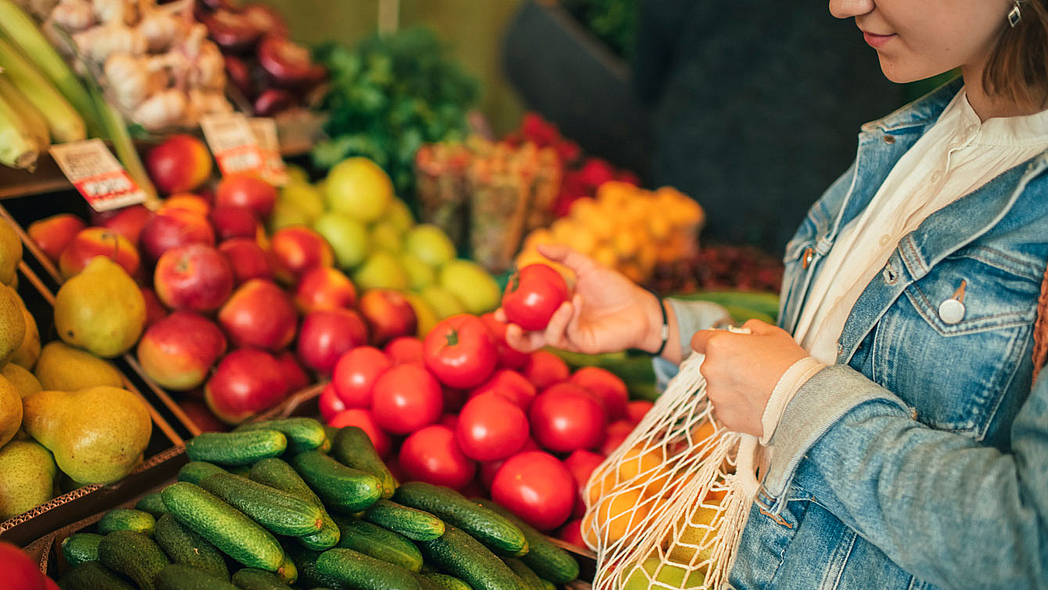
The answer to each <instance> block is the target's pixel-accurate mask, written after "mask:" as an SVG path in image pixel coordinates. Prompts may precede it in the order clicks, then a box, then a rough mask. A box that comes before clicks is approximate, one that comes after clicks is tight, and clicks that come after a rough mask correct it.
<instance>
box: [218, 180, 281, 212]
mask: <svg viewBox="0 0 1048 590" xmlns="http://www.w3.org/2000/svg"><path fill="white" fill-rule="evenodd" d="M276 202H277V189H275V188H273V185H271V184H269V183H268V182H266V181H264V180H262V179H261V178H258V177H257V176H254V175H251V174H230V175H229V176H226V177H225V178H223V179H222V181H221V182H219V183H218V188H216V189H215V206H216V207H227V206H232V207H247V208H248V209H251V210H252V211H254V212H255V215H257V216H258V218H259V219H268V218H269V214H270V213H272V212H273V205H274V204H276Z"/></svg>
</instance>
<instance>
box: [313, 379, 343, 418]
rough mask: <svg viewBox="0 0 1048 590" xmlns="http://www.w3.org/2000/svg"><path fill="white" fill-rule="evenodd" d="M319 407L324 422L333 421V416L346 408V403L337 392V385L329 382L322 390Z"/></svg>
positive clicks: (318, 399) (318, 402)
mask: <svg viewBox="0 0 1048 590" xmlns="http://www.w3.org/2000/svg"><path fill="white" fill-rule="evenodd" d="M317 408H318V409H319V410H320V417H321V418H323V419H324V422H331V419H332V418H334V417H335V416H336V415H337V414H339V413H340V412H342V411H343V410H345V409H346V404H344V403H343V402H342V400H341V399H339V397H338V394H337V393H335V386H334V385H332V384H330V383H328V384H327V385H325V386H324V389H323V390H322V391H321V392H320V397H319V398H317Z"/></svg>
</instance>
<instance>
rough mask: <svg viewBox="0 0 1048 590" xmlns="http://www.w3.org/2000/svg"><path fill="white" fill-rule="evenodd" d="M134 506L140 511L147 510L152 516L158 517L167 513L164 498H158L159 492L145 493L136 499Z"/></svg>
mask: <svg viewBox="0 0 1048 590" xmlns="http://www.w3.org/2000/svg"><path fill="white" fill-rule="evenodd" d="M135 508H137V509H138V510H141V511H142V512H148V513H150V514H152V515H153V518H160V517H161V516H163V515H165V514H167V507H166V506H164V500H163V499H161V498H160V492H153V493H151V494H146V495H144V496H142V498H141V499H139V500H138V503H137V504H135Z"/></svg>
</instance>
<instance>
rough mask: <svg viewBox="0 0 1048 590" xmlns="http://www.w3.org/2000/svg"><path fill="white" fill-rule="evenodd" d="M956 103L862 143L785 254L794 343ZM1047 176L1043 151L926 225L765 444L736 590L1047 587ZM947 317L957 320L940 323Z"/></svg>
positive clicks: (889, 124)
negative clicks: (1042, 311) (1043, 320)
mask: <svg viewBox="0 0 1048 590" xmlns="http://www.w3.org/2000/svg"><path fill="white" fill-rule="evenodd" d="M960 86H961V82H960V81H959V80H958V81H955V82H953V83H950V84H948V85H946V86H944V87H943V88H941V89H939V90H937V91H936V92H933V93H932V94H930V95H929V96H927V97H925V98H924V99H921V100H919V101H918V102H916V103H913V104H911V105H909V106H907V107H904V108H903V109H901V110H899V111H897V112H895V113H893V114H892V115H889V116H888V117H885V118H884V119H881V120H878V121H874V122H871V123H868V124H866V125H864V126H863V129H862V132H861V133H860V135H859V148H858V155H857V157H856V161H855V163H854V164H853V165H852V167H851V168H850V169H849V170H848V171H846V172H845V174H844V175H843V176H842V177H841V178H840V179H839V180H837V181H836V182H835V183H834V184H833V185H832V186H831V187H830V188H829V189H828V190H827V191H826V193H825V194H824V195H823V197H822V198H821V199H820V200H819V201H818V202H817V203H816V204H815V205H814V206H813V207H812V209H811V210H810V212H809V214H808V216H807V218H806V219H805V221H804V222H803V223H802V225H801V227H800V229H799V230H798V231H797V234H796V236H795V237H794V239H793V240H792V241H791V242H790V244H789V245H788V246H787V250H786V256H785V263H786V272H785V276H784V281H783V288H782V309H781V313H780V320H779V321H780V325H781V326H782V327H783V328H784V329H786V330H787V331H792V329H793V328H794V325H795V323H796V321H797V318H798V316H799V315H800V310H801V308H802V307H803V306H804V304H805V298H806V296H807V290H808V288H809V286H810V285H811V284H812V282H813V280H814V276H815V275H816V274H817V273H818V272H819V270H820V263H821V261H822V260H823V258H824V257H825V255H826V254H827V253H828V252H829V250H830V248H832V247H833V243H834V240H835V239H836V237H837V236H838V233H839V231H840V230H841V228H843V227H844V226H845V225H846V224H847V223H848V222H849V221H850V220H852V219H854V218H855V217H856V216H857V215H858V214H859V213H860V212H861V211H862V210H863V208H865V207H866V206H867V205H868V204H869V202H870V200H871V199H872V198H873V196H874V194H876V192H877V189H878V187H879V186H880V185H881V183H882V182H883V181H884V179H885V178H886V177H887V175H888V173H889V171H890V170H891V169H892V167H893V166H894V165H895V163H896V162H897V161H898V160H899V158H900V157H901V156H902V155H903V154H904V153H905V152H906V150H907V149H909V148H910V147H911V146H912V145H913V144H914V143H915V142H916V141H917V139H918V138H919V137H920V136H921V135H922V134H923V133H924V132H925V131H926V130H927V129H928V128H929V127H930V126H931V125H932V124H933V123H934V122H935V121H936V119H937V118H938V116H939V115H940V114H941V113H942V111H943V110H944V108H945V107H946V105H947V103H949V101H950V99H951V98H953V96H954V95H955V94H956V93H957V91H958V90H959V89H960ZM1046 170H1048V152H1046V153H1042V154H1041V155H1039V156H1037V157H1034V158H1032V159H1030V160H1029V161H1027V162H1025V163H1023V164H1022V165H1020V166H1017V167H1015V168H1013V169H1011V170H1008V171H1006V172H1004V173H1003V174H1001V175H999V176H998V177H997V178H995V179H994V180H992V181H990V182H989V183H988V184H986V185H985V186H983V187H982V188H980V189H978V190H976V191H974V192H973V193H971V194H969V195H966V196H965V197H963V198H961V199H959V200H957V201H955V202H954V203H952V204H950V205H948V206H946V207H945V208H943V209H941V210H940V211H938V212H936V213H934V214H932V215H931V216H930V217H928V218H927V219H926V220H925V221H924V222H923V223H922V224H921V225H920V227H918V228H917V229H916V230H915V231H913V232H911V233H910V234H908V235H906V236H905V237H904V238H903V239H902V240H901V242H900V243H899V245H898V247H897V248H896V250H895V251H894V252H893V253H892V255H891V257H890V258H889V260H888V262H887V264H885V266H884V269H883V270H882V272H880V273H879V274H878V275H877V276H876V277H875V278H874V279H873V280H872V281H871V282H870V284H869V285H868V286H867V287H866V288H865V290H864V291H863V293H862V295H861V296H860V298H859V299H858V301H857V302H856V304H855V307H854V308H853V310H852V312H851V314H850V316H849V317H848V320H847V322H846V323H845V325H844V329H843V332H842V334H841V337H840V340H839V341H838V346H837V361H836V364H835V365H833V366H831V367H827V368H825V369H823V370H822V371H820V372H819V373H818V374H817V375H816V376H815V377H813V378H812V379H811V380H810V381H809V382H808V383H807V384H806V385H804V386H803V387H802V388H801V389H800V391H798V393H797V395H796V396H795V397H794V399H793V400H792V401H791V402H790V404H789V405H788V406H787V409H786V412H785V413H784V415H783V417H782V420H781V422H780V423H779V427H778V429H777V430H776V432H775V436H774V438H773V439H772V441H771V443H772V445H773V451H772V460H771V464H770V467H769V468H768V472H767V474H766V475H765V476H764V484H763V486H762V489H761V491H760V493H759V494H758V497H757V500H756V502H755V503H754V506H753V509H752V511H751V513H750V516H749V521H748V523H747V525H746V529H745V530H744V532H743V535H742V539H741V541H740V550H739V555H738V557H737V560H736V562H735V565H734V567H733V569H732V572H731V576H730V581H731V584H732V585H733V586H734V587H736V588H739V589H744V588H745V589H749V588H754V589H756V588H761V589H783V590H793V589H812V588H841V589H845V588H847V589H852V588H861V589H871V590H872V589H877V590H907V589H914V588H950V589H966V588H973V589H976V588H977V589H979V590H986V589H989V588H1008V589H1016V590H1017V589H1025V588H1031V589H1033V588H1042V589H1044V588H1048V369H1046V370H1045V371H1044V372H1043V373H1042V378H1040V379H1039V380H1038V384H1037V386H1036V387H1034V388H1032V392H1031V377H1032V373H1033V366H1032V365H1033V362H1032V358H1031V357H1032V348H1033V325H1034V321H1035V319H1036V315H1037V314H1036V311H1037V299H1038V295H1039V293H1040V288H1041V281H1042V277H1043V276H1044V273H1045V264H1046V260H1048V174H1046V173H1045V171H1046ZM962 284H964V289H963V291H962V290H959V288H960V287H961V285H962ZM960 293H963V298H962V296H961V295H960ZM949 299H958V300H959V301H960V303H961V304H962V305H963V307H964V314H963V317H962V318H961V319H960V321H956V322H952V323H951V322H947V321H944V319H943V315H945V316H946V317H947V318H948V319H949V320H951V321H952V320H955V319H956V317H950V316H949V314H943V315H941V314H940V311H939V307H940V305H941V304H942V303H943V302H944V301H947V300H949ZM951 305H954V306H955V307H956V305H955V304H951ZM676 307H677V308H678V313H683V314H684V315H685V316H687V315H688V312H687V311H686V310H684V309H682V307H683V306H676ZM703 313H706V314H708V313H709V312H708V311H705V312H703ZM685 321H687V320H685Z"/></svg>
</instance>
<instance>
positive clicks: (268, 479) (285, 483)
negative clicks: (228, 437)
mask: <svg viewBox="0 0 1048 590" xmlns="http://www.w3.org/2000/svg"><path fill="white" fill-rule="evenodd" d="M249 477H251V479H252V480H254V481H257V482H258V483H261V484H265V485H267V486H269V487H271V488H276V489H278V490H283V491H285V492H288V493H289V494H294V495H296V496H298V497H299V498H302V499H303V500H308V501H310V502H312V503H313V504H316V505H317V506H318V507H320V509H321V511H322V513H323V514H321V518H322V519H323V521H324V522H323V524H322V526H321V528H320V531H318V532H316V533H313V534H311V535H303V536H301V537H299V542H300V543H302V545H303V546H305V547H306V548H308V549H312V550H313V551H326V550H328V549H331V548H332V547H334V546H335V545H336V544H338V540H339V531H338V527H337V526H335V523H334V521H332V520H331V516H330V515H329V514H328V513H327V510H326V509H324V503H323V502H321V501H320V498H318V497H317V495H316V494H315V493H314V492H313V489H312V488H310V487H309V484H307V483H306V482H305V481H303V479H302V476H300V475H299V474H298V472H297V471H295V468H294V467H292V466H290V465H288V464H287V462H285V461H283V460H281V459H262V460H261V461H259V462H258V463H255V464H254V465H253V466H252V467H251V473H250V474H249Z"/></svg>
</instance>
